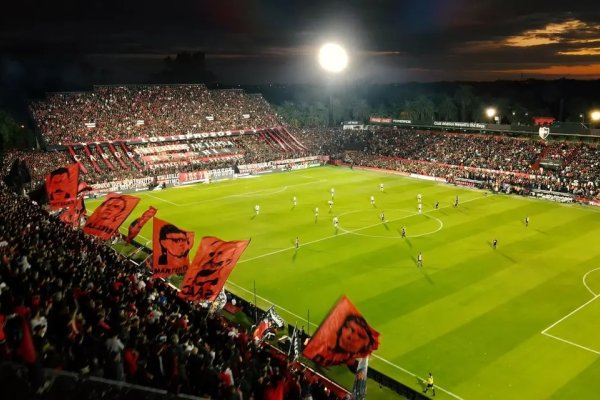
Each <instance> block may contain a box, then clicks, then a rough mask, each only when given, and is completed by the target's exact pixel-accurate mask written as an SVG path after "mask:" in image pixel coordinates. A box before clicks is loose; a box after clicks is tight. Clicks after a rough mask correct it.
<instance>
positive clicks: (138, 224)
mask: <svg viewBox="0 0 600 400" xmlns="http://www.w3.org/2000/svg"><path fill="white" fill-rule="evenodd" d="M157 211H158V210H157V209H156V208H154V207H152V206H150V207H149V208H148V209H147V210H146V211H144V213H143V214H142V215H140V216H139V217H137V218H136V219H134V220H133V222H131V224H129V232H128V233H127V238H126V239H125V241H126V242H127V243H131V241H132V240H133V239H134V238H135V237H136V236H137V235H138V233H140V231H141V230H142V228H143V227H144V225H146V222H148V221H150V219H152V217H154V216H155V215H156V212H157Z"/></svg>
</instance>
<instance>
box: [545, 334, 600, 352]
mask: <svg viewBox="0 0 600 400" xmlns="http://www.w3.org/2000/svg"><path fill="white" fill-rule="evenodd" d="M542 335H545V336H548V337H551V338H552V339H556V340H560V341H561V342H564V343H567V344H570V345H571V346H575V347H579V348H580V349H583V350H587V351H589V352H591V353H594V354H599V355H600V351H597V350H594V349H590V348H589V347H585V346H582V345H580V344H577V343H574V342H571V341H570V340H567V339H563V338H561V337H558V336H554V335H551V334H549V333H547V332H542Z"/></svg>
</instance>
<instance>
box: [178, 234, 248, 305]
mask: <svg viewBox="0 0 600 400" xmlns="http://www.w3.org/2000/svg"><path fill="white" fill-rule="evenodd" d="M249 243H250V241H249V240H235V241H231V242H226V241H224V240H221V239H219V238H216V237H214V236H205V237H203V238H202V241H201V242H200V249H199V250H198V252H197V253H196V257H194V261H193V262H192V266H191V267H190V268H189V269H188V271H187V273H186V274H185V277H184V278H183V285H182V286H181V292H179V296H180V297H181V298H184V299H188V300H195V301H206V300H210V301H213V300H215V298H216V297H217V296H218V295H219V292H220V291H221V289H222V288H223V286H224V285H225V281H227V278H228V277H229V274H230V273H231V271H232V270H233V267H235V264H236V263H237V261H238V259H239V258H240V256H241V255H242V253H243V252H244V250H246V247H248V244H249Z"/></svg>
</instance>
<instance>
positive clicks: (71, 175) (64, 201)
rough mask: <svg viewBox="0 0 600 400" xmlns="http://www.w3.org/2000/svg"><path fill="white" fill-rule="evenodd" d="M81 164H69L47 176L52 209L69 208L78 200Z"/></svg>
mask: <svg viewBox="0 0 600 400" xmlns="http://www.w3.org/2000/svg"><path fill="white" fill-rule="evenodd" d="M78 185H79V164H69V165H67V166H66V167H61V168H58V169H55V170H54V171H52V172H50V173H49V174H48V175H46V193H47V195H48V203H49V205H50V209H52V210H58V209H60V208H67V207H69V206H70V205H71V204H72V203H73V202H75V199H76V198H77V187H78Z"/></svg>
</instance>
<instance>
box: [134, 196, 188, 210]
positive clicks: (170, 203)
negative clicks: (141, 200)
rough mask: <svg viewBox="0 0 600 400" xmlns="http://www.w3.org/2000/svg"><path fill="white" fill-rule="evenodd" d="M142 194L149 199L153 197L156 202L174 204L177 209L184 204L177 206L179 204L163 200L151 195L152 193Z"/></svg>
mask: <svg viewBox="0 0 600 400" xmlns="http://www.w3.org/2000/svg"><path fill="white" fill-rule="evenodd" d="M141 194H144V195H146V196H148V197H152V198H153V199H156V200H159V201H164V202H165V203H169V204H172V205H174V206H175V207H181V206H182V204H177V203H173V202H172V201H169V200H165V199H161V198H160V197H158V196H154V195H151V194H150V193H141Z"/></svg>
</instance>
